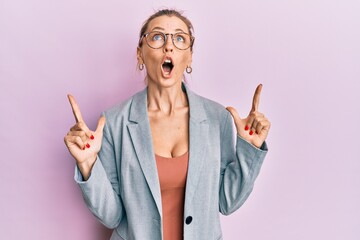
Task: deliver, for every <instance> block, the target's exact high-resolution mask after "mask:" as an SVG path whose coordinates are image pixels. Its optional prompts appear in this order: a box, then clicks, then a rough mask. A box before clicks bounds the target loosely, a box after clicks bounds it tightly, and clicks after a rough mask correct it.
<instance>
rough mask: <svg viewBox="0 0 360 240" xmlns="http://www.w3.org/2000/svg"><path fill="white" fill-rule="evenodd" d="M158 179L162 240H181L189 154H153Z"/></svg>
mask: <svg viewBox="0 0 360 240" xmlns="http://www.w3.org/2000/svg"><path fill="white" fill-rule="evenodd" d="M155 159H156V164H157V169H158V175H159V180H160V189H161V201H162V214H163V230H164V232H163V236H164V238H163V239H164V240H182V239H183V225H184V223H183V222H184V220H183V219H184V201H185V185H186V176H187V169H188V161H189V154H188V152H186V153H185V154H183V155H181V156H178V157H174V158H167V157H162V156H158V155H156V154H155Z"/></svg>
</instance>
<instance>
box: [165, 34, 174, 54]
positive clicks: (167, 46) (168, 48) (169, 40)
mask: <svg viewBox="0 0 360 240" xmlns="http://www.w3.org/2000/svg"><path fill="white" fill-rule="evenodd" d="M166 37H167V38H166V41H165V45H164V51H165V52H172V51H173V50H174V44H173V41H172V34H166Z"/></svg>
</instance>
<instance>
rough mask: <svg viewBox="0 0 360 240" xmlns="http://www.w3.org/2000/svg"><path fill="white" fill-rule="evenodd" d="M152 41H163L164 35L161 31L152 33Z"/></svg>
mask: <svg viewBox="0 0 360 240" xmlns="http://www.w3.org/2000/svg"><path fill="white" fill-rule="evenodd" d="M151 39H152V40H153V41H163V40H164V36H163V35H162V34H161V33H154V35H153V36H152V38H151Z"/></svg>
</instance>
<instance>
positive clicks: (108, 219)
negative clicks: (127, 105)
mask: <svg viewBox="0 0 360 240" xmlns="http://www.w3.org/2000/svg"><path fill="white" fill-rule="evenodd" d="M112 142H113V141H112V140H111V136H110V133H109V129H108V126H107V124H105V127H104V132H103V142H102V145H101V150H100V152H99V153H98V157H97V160H96V161H95V163H94V166H93V168H92V170H91V175H90V177H89V179H88V180H87V181H83V178H82V175H81V172H80V170H79V169H78V167H77V166H76V167H75V177H74V178H75V181H76V182H77V183H78V185H79V187H80V189H81V191H82V195H83V198H84V200H85V203H86V205H87V206H88V208H89V209H90V211H91V212H92V213H93V214H94V215H95V217H97V218H98V219H99V220H100V222H101V223H103V224H104V225H105V226H106V227H108V228H116V227H117V226H118V224H119V222H120V220H121V218H122V216H123V215H124V207H123V204H122V201H121V197H120V190H119V180H118V179H119V178H118V173H117V166H116V159H115V154H114V147H113V144H112Z"/></svg>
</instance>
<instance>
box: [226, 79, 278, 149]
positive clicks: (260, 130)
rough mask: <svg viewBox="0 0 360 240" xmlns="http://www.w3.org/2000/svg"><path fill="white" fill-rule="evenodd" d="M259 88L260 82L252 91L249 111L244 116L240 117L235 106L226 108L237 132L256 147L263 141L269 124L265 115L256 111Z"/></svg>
mask: <svg viewBox="0 0 360 240" xmlns="http://www.w3.org/2000/svg"><path fill="white" fill-rule="evenodd" d="M261 89H262V84H259V85H258V86H257V88H256V90H255V93H254V98H253V103H252V108H251V111H250V113H249V115H248V116H247V117H246V118H243V119H242V118H240V117H239V114H238V113H237V111H236V110H235V108H233V107H227V108H226V109H227V110H228V111H229V112H230V113H231V115H232V117H233V119H234V122H235V126H236V130H237V134H238V135H239V136H241V137H242V138H244V139H245V140H246V141H248V142H250V143H251V144H253V145H254V146H256V147H258V148H260V147H261V145H262V144H263V142H264V141H265V139H266V137H267V135H268V133H269V130H270V125H271V124H270V122H269V120H268V119H267V118H266V117H265V115H264V114H262V113H260V112H258V107H259V101H260V93H261Z"/></svg>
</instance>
